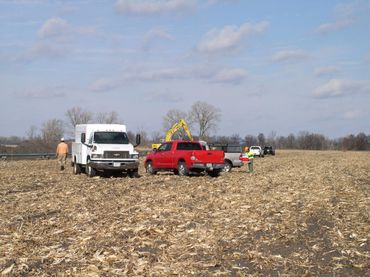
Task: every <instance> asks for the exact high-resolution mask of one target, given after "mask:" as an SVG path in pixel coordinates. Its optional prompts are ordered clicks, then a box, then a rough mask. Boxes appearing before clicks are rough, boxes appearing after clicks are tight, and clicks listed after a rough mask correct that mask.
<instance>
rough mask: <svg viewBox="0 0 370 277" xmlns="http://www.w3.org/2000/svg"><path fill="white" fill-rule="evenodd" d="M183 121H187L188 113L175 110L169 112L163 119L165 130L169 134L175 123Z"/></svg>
mask: <svg viewBox="0 0 370 277" xmlns="http://www.w3.org/2000/svg"><path fill="white" fill-rule="evenodd" d="M181 119H184V120H185V121H187V114H186V112H183V111H180V110H175V109H172V110H169V111H168V112H167V113H166V115H165V116H164V117H163V130H164V131H165V132H167V131H168V130H169V129H170V128H171V127H172V126H173V125H174V124H175V123H177V122H179V121H180V120H181ZM187 124H188V122H187Z"/></svg>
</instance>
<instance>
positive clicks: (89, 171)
mask: <svg viewBox="0 0 370 277" xmlns="http://www.w3.org/2000/svg"><path fill="white" fill-rule="evenodd" d="M86 174H87V176H89V177H94V176H95V175H96V170H95V168H92V167H91V166H90V159H87V162H86Z"/></svg>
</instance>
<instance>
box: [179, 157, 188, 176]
mask: <svg viewBox="0 0 370 277" xmlns="http://www.w3.org/2000/svg"><path fill="white" fill-rule="evenodd" d="M177 171H178V172H179V175H180V176H187V175H189V169H188V167H187V166H186V163H185V162H182V161H180V162H179V163H178V165H177Z"/></svg>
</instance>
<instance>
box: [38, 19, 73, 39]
mask: <svg viewBox="0 0 370 277" xmlns="http://www.w3.org/2000/svg"><path fill="white" fill-rule="evenodd" d="M70 30H71V27H70V25H69V24H68V23H67V21H65V20H64V19H62V18H59V17H53V18H50V19H48V20H47V21H46V22H45V23H44V24H43V25H42V26H41V28H40V30H39V32H38V34H39V36H40V37H41V38H49V37H57V36H64V35H66V34H68V33H69V32H70Z"/></svg>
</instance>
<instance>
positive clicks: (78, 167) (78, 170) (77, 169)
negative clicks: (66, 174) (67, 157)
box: [73, 161, 81, 175]
mask: <svg viewBox="0 0 370 277" xmlns="http://www.w3.org/2000/svg"><path fill="white" fill-rule="evenodd" d="M80 173H81V165H79V164H78V163H76V161H75V162H74V163H73V174H74V175H78V174H80Z"/></svg>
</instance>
